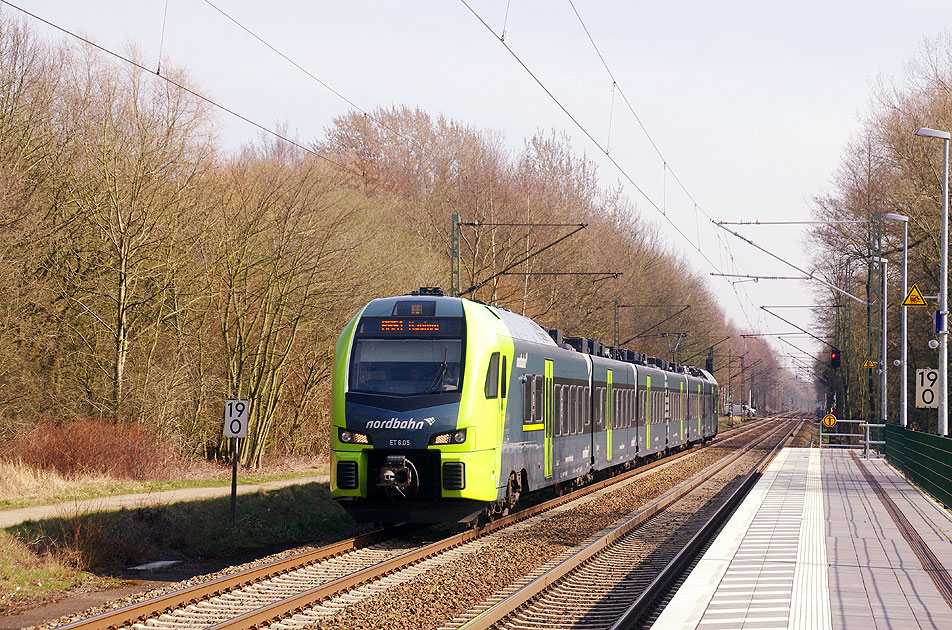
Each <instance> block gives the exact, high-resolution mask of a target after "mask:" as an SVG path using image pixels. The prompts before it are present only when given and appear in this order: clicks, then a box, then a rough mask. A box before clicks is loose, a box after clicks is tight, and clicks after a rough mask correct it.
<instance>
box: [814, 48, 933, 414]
mask: <svg viewBox="0 0 952 630" xmlns="http://www.w3.org/2000/svg"><path fill="white" fill-rule="evenodd" d="M950 85H952V39H950V37H949V35H948V34H946V35H943V36H941V37H939V38H937V39H936V40H934V41H932V42H927V43H926V45H925V46H924V48H923V50H922V53H921V54H920V56H919V57H918V58H916V59H914V60H913V61H912V62H910V64H909V65H908V66H907V69H906V73H905V76H903V77H902V78H898V79H893V80H890V81H884V82H882V83H881V84H880V85H879V86H878V87H877V88H876V89H875V91H874V93H873V101H872V106H871V108H870V111H869V113H868V114H867V116H866V121H865V124H864V128H863V130H862V132H861V133H860V134H859V135H858V136H857V137H856V138H854V139H853V141H852V142H851V143H850V145H849V147H848V148H847V151H846V153H845V154H844V156H843V157H842V161H841V164H840V167H839V169H838V170H837V173H836V175H835V178H834V181H833V189H832V190H831V192H829V193H828V194H825V195H820V196H818V197H817V198H816V199H815V201H814V214H815V216H816V218H817V219H819V220H833V219H837V220H842V219H862V220H872V219H873V214H874V213H875V212H879V213H888V212H894V213H899V214H904V215H907V216H908V217H909V276H910V278H911V282H916V283H918V285H919V288H920V289H922V290H923V292H925V293H927V294H933V295H934V294H936V293H937V292H938V271H939V264H938V261H939V251H940V247H939V235H940V226H939V220H940V217H939V207H940V205H941V200H940V197H941V161H942V155H941V147H940V146H939V144H938V143H936V142H932V141H929V140H927V139H924V138H918V137H916V136H914V135H913V131H915V129H916V128H918V127H934V128H939V129H950V128H952V90H950V87H949V86H950ZM874 228H875V226H874V225H873V224H867V225H864V226H862V227H860V228H858V229H857V227H856V225H855V224H842V223H841V224H835V225H826V226H821V227H818V228H816V229H814V230H813V232H812V243H813V249H814V251H815V253H816V254H817V255H816V256H815V258H816V260H819V261H829V263H828V264H825V265H822V266H821V268H820V272H821V273H823V274H824V276H825V277H826V279H827V280H829V281H830V282H832V283H834V284H836V285H837V286H840V287H843V288H846V289H848V290H850V291H851V292H852V293H854V295H858V296H859V297H861V298H864V299H865V298H866V296H867V293H866V292H867V290H868V263H867V260H868V257H869V255H870V251H871V249H870V248H871V244H872V238H873V236H874V234H873V230H874ZM882 251H883V256H884V257H885V258H887V259H888V260H889V261H890V263H894V264H890V265H889V270H888V271H889V284H890V287H889V294H890V296H899V294H900V293H901V265H900V264H896V263H898V262H899V261H901V259H902V229H901V226H900V225H899V224H898V223H894V222H890V221H885V222H884V223H883V246H882ZM818 298H819V299H820V300H821V301H822V302H823V303H826V304H831V305H832V304H837V303H838V304H840V305H841V308H837V309H829V310H827V311H824V312H822V313H821V314H820V315H819V317H818V322H819V324H820V325H821V326H822V327H823V328H824V329H825V330H826V331H828V333H829V334H830V335H831V336H832V337H834V338H835V339H836V343H837V344H838V346H839V349H840V350H841V352H842V362H841V368H840V370H839V373H838V374H837V375H836V378H837V379H841V380H842V381H843V382H845V384H846V387H845V389H846V391H849V392H853V393H854V395H853V396H852V397H851V399H850V400H849V401H848V402H849V404H850V409H851V411H852V413H853V415H857V416H859V415H862V414H865V413H866V411H867V400H866V399H865V397H864V396H863V395H862V394H859V395H856V393H858V392H865V391H866V377H867V375H868V369H865V368H863V367H862V365H863V363H864V361H865V359H867V358H870V357H868V356H867V349H866V344H867V330H866V322H867V312H866V307H865V306H863V305H862V304H858V303H856V302H855V301H854V300H850V299H845V298H843V297H841V296H840V295H838V294H835V293H833V292H832V291H829V292H827V291H824V292H821V294H820V295H819V296H818ZM901 299H902V297H893V298H892V299H890V306H891V308H890V309H889V319H890V321H889V324H888V325H889V329H890V330H898V326H899V323H898V322H899V318H900V315H901V313H900V309H899V308H898V307H895V308H892V307H893V306H895V305H898V304H899V302H900V301H901ZM923 315H924V314H923V313H922V312H921V311H920V309H911V310H910V313H909V340H910V343H909V363H910V370H909V374H910V380H911V378H912V375H913V374H914V368H915V367H929V366H933V365H934V363H935V354H934V352H933V351H931V350H930V349H929V348H928V346H927V344H926V341H927V340H928V338H930V337H931V334H932V332H931V327H932V322H931V318H930V317H927V316H923ZM873 317H879V315H878V314H875V313H874V314H873ZM889 344H890V345H889V348H888V349H887V356H888V357H893V358H895V357H898V356H899V348H898V344H899V337H898V335H890V339H889ZM876 354H877V355H878V352H877V353H876ZM873 358H874V360H875V358H876V357H873ZM819 367H820V369H821V371H822V368H823V366H822V365H821V366H819ZM889 387H890V389H891V392H890V396H898V383H896V381H895V380H894V379H890V383H889ZM911 387H912V384H911V383H910V388H911ZM893 390H894V391H893ZM910 391H911V390H910ZM910 413H911V414H912V415H911V416H910V417H911V418H913V420H914V421H916V422H918V423H920V426H922V427H923V428H925V427H927V426H928V424H927V422H929V421H928V420H927V419H926V416H925V414H923V415H921V416H920V415H917V414H918V413H919V412H916V411H915V410H914V409H912V408H910Z"/></svg>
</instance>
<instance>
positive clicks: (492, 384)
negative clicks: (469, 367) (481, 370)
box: [483, 352, 499, 400]
mask: <svg viewBox="0 0 952 630" xmlns="http://www.w3.org/2000/svg"><path fill="white" fill-rule="evenodd" d="M483 393H484V394H486V399H487V400H494V399H496V398H499V353H498V352H493V353H492V354H491V355H489V366H488V367H487V368H486V384H485V385H484V386H483Z"/></svg>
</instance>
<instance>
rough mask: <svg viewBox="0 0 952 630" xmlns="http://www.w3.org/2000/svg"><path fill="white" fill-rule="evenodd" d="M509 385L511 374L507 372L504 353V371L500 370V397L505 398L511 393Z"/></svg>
mask: <svg viewBox="0 0 952 630" xmlns="http://www.w3.org/2000/svg"><path fill="white" fill-rule="evenodd" d="M508 386H509V375H508V374H507V368H506V355H502V371H501V372H500V379H499V390H500V397H501V398H503V399H505V398H506V394H507V393H509V392H508V389H509V387H508Z"/></svg>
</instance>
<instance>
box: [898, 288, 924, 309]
mask: <svg viewBox="0 0 952 630" xmlns="http://www.w3.org/2000/svg"><path fill="white" fill-rule="evenodd" d="M902 305H903V306H925V305H926V299H925V298H924V297H922V291H920V290H919V287H918V286H916V285H912V288H911V289H909V293H908V294H907V295H906V299H905V300H903V301H902Z"/></svg>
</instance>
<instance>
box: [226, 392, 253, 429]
mask: <svg viewBox="0 0 952 630" xmlns="http://www.w3.org/2000/svg"><path fill="white" fill-rule="evenodd" d="M225 437H226V438H246V437H248V399H247V398H229V399H228V400H226V401H225Z"/></svg>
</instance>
